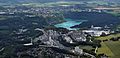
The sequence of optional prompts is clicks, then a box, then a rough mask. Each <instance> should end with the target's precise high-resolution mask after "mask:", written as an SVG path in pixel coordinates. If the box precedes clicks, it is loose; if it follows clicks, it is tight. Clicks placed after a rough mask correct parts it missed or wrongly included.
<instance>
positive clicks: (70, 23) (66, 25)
mask: <svg viewBox="0 0 120 58" xmlns="http://www.w3.org/2000/svg"><path fill="white" fill-rule="evenodd" d="M65 20H66V22H63V23H60V24H56V25H55V27H62V28H66V29H68V30H77V28H70V27H72V26H75V25H79V24H81V23H82V22H83V20H80V21H76V20H73V19H65Z"/></svg>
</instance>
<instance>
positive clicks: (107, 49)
mask: <svg viewBox="0 0 120 58" xmlns="http://www.w3.org/2000/svg"><path fill="white" fill-rule="evenodd" d="M101 45H102V47H101V48H98V52H97V54H101V53H104V54H106V55H107V56H109V58H120V41H107V42H102V43H101Z"/></svg>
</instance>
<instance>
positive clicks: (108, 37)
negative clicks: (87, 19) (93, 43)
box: [96, 33, 120, 40]
mask: <svg viewBox="0 0 120 58" xmlns="http://www.w3.org/2000/svg"><path fill="white" fill-rule="evenodd" d="M113 37H120V33H118V34H112V35H109V36H104V37H98V38H96V39H98V40H106V39H108V40H109V39H111V38H113Z"/></svg>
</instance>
